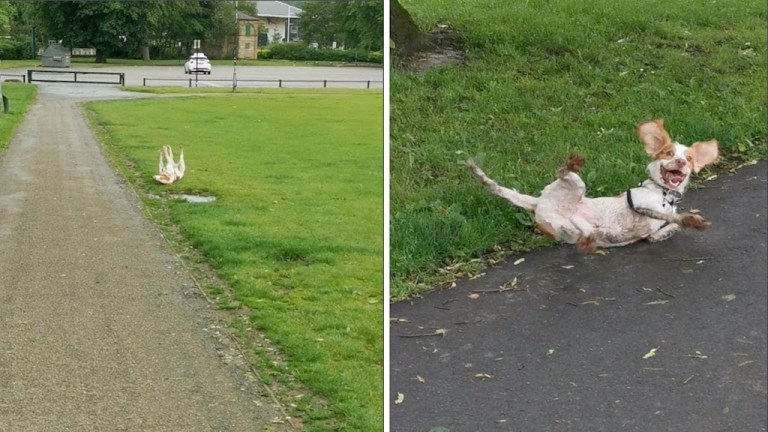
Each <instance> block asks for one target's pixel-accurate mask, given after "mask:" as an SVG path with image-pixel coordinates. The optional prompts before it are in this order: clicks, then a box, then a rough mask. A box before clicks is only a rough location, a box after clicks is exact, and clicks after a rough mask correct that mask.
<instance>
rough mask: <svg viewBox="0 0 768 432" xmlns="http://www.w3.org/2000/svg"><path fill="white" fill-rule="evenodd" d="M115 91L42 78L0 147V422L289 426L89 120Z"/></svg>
mask: <svg viewBox="0 0 768 432" xmlns="http://www.w3.org/2000/svg"><path fill="white" fill-rule="evenodd" d="M78 89H79V90H78ZM86 89H87V90H86ZM84 92H85V93H84ZM84 94H85V96H84ZM115 95H120V97H134V96H135V95H131V94H126V93H122V92H119V91H118V90H116V89H114V88H112V87H110V86H102V85H94V86H86V87H80V86H72V85H65V84H51V85H41V87H40V93H39V96H38V99H37V101H36V102H34V103H33V104H32V106H31V107H30V109H29V112H28V113H27V115H26V118H25V120H24V122H23V123H22V124H21V125H20V127H19V129H18V130H17V132H16V134H15V136H14V138H13V139H12V141H11V142H10V144H9V146H8V148H7V149H6V151H5V152H4V153H3V154H2V155H1V156H0V323H2V332H0V431H90V430H94V431H106V430H110V431H117V430H143V431H144V430H146V431H150V430H151V431H161V430H162V431H165V430H168V431H249V430H253V431H264V430H268V431H272V430H274V431H281V430H289V424H288V423H285V422H283V423H278V422H273V420H274V419H278V420H282V418H281V411H280V409H279V406H276V405H275V404H274V403H273V401H272V399H270V398H267V397H264V396H261V394H263V393H264V388H263V387H262V386H261V385H260V383H258V382H257V380H256V379H255V378H254V377H253V376H252V375H250V374H248V373H247V368H245V369H243V368H242V367H237V366H236V365H235V364H234V363H237V361H233V359H238V358H239V357H240V356H239V353H238V352H237V351H236V350H234V349H233V348H232V347H231V346H229V345H228V344H227V340H228V339H227V337H226V334H224V332H223V330H221V329H219V328H218V327H217V324H216V322H215V321H212V320H211V316H212V314H213V312H212V311H211V310H209V309H208V306H207V303H206V302H205V301H204V300H203V299H202V298H201V297H200V294H199V291H197V288H196V286H195V284H194V283H193V280H192V279H191V277H190V275H189V274H187V273H186V271H185V270H184V269H183V267H181V266H180V264H179V262H178V261H177V259H176V257H175V255H174V254H173V253H172V252H170V251H169V250H168V249H167V247H166V244H165V242H164V240H163V239H162V237H161V236H160V233H159V231H157V230H156V229H155V228H154V227H153V226H152V225H151V224H150V223H149V222H147V221H146V220H145V219H144V217H143V215H142V210H141V207H140V204H139V203H138V200H137V199H136V197H135V196H134V195H133V194H132V192H131V191H130V189H129V188H128V187H127V185H126V184H125V182H124V181H123V180H122V179H121V178H120V177H119V176H118V175H117V174H116V173H115V172H114V170H113V169H112V168H111V166H110V165H109V164H108V162H107V160H106V157H105V155H104V153H103V152H102V149H101V146H100V144H99V143H98V141H97V140H96V139H95V137H94V136H93V134H92V132H91V131H90V130H89V128H88V126H87V124H86V122H85V120H84V118H83V115H82V113H81V111H80V109H79V107H78V102H79V101H81V100H83V99H84V98H94V97H113V96H115ZM240 363H242V361H240Z"/></svg>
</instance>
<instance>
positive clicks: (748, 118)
mask: <svg viewBox="0 0 768 432" xmlns="http://www.w3.org/2000/svg"><path fill="white" fill-rule="evenodd" d="M402 3H403V6H405V7H406V9H408V10H409V11H410V12H411V14H412V15H413V17H414V19H415V20H416V21H417V23H418V24H419V25H420V27H421V28H424V29H431V28H436V27H438V26H448V28H450V29H452V30H454V31H457V32H458V33H459V34H460V40H461V42H462V44H463V46H464V48H465V50H466V54H467V56H466V57H467V65H466V66H445V67H440V68H436V69H433V70H429V71H427V72H425V73H411V72H406V71H403V70H402V69H398V68H397V67H393V68H392V70H391V75H390V119H391V120H390V127H391V129H390V171H391V172H390V217H391V234H390V235H391V238H390V265H391V274H390V278H391V283H390V292H391V295H392V296H393V297H394V298H396V299H397V298H406V297H409V296H412V295H418V294H419V293H421V292H424V291H427V290H430V289H434V288H436V287H440V286H444V285H450V282H451V280H452V279H453V278H455V277H457V276H466V275H471V274H477V273H478V272H479V271H480V269H481V268H482V267H483V266H484V262H483V257H484V256H489V257H490V259H491V260H497V259H500V255H502V254H503V253H504V252H505V251H512V252H513V253H515V252H520V251H524V250H528V249H530V248H533V247H538V246H541V245H547V244H551V243H549V241H547V240H546V239H545V238H543V237H542V236H539V235H536V234H534V232H533V227H532V221H531V217H530V215H528V214H527V212H525V211H523V210H521V209H516V208H513V207H512V206H510V205H509V204H508V203H506V202H505V201H503V200H501V199H499V198H497V197H495V196H492V195H490V194H488V193H487V191H485V190H484V189H483V188H481V187H480V186H479V185H477V183H476V181H474V179H473V178H472V176H471V175H470V174H469V172H468V170H467V169H466V166H465V165H464V163H463V161H464V160H466V159H467V158H470V157H472V158H475V159H476V160H478V162H479V164H480V165H481V166H482V167H483V170H484V171H486V172H487V173H488V174H489V176H491V177H492V178H494V179H496V180H497V181H498V182H499V183H500V184H503V185H505V186H507V187H513V188H517V189H519V190H520V191H521V192H524V193H529V194H536V193H538V191H540V190H541V189H542V188H543V186H545V185H546V184H547V183H549V182H550V181H552V179H553V178H554V173H555V171H556V170H557V168H558V167H559V166H560V165H561V164H562V163H563V161H564V160H565V158H566V157H567V155H568V154H569V153H571V152H578V153H580V154H582V155H583V156H585V158H586V166H585V167H584V169H583V171H582V172H581V174H582V177H583V178H584V180H585V182H586V184H587V187H588V191H587V194H588V195H589V196H601V195H613V194H617V193H621V192H622V191H623V190H625V189H626V188H627V187H628V185H633V184H636V183H637V182H639V181H641V180H642V179H643V178H644V177H645V173H644V168H645V165H646V164H647V160H648V159H647V156H646V155H645V153H644V151H643V150H642V146H641V145H640V143H639V141H638V139H637V138H636V137H635V135H634V126H635V124H636V123H637V122H639V121H643V120H647V119H652V118H659V117H661V118H664V119H665V124H666V126H667V129H668V130H669V132H670V134H671V136H672V138H673V139H675V140H678V141H680V142H682V143H688V144H690V143H692V142H694V141H697V140H706V139H712V138H714V139H718V140H719V141H720V143H721V151H722V153H723V155H724V156H725V160H726V161H728V160H731V161H734V160H735V161H737V162H738V161H744V160H748V159H754V158H763V157H765V153H766V141H765V124H766V107H765V86H766V68H765V63H766V38H765V34H766V33H765V32H766V27H765V20H766V4H765V2H760V1H756V0H751V1H748V2H743V1H737V0H724V1H718V2H717V4H714V3H703V2H694V3H691V2H685V1H679V0H678V1H672V2H670V1H665V2H662V1H658V0H642V1H638V2H633V3H626V2H623V3H622V2H620V3H616V2H610V1H607V0H599V1H597V2H591V3H581V2H570V1H567V0H553V1H541V0H534V1H530V2H507V1H503V0H481V1H458V2H452V1H448V0H419V1H416V0H403V2H402ZM393 64H397V60H396V59H395V60H393ZM702 174H704V177H705V176H706V173H702Z"/></svg>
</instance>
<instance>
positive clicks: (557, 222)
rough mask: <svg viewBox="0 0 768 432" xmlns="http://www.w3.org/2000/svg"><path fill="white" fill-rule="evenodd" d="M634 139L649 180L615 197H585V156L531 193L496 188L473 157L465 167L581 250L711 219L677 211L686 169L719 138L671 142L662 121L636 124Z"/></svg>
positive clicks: (713, 149) (702, 162)
mask: <svg viewBox="0 0 768 432" xmlns="http://www.w3.org/2000/svg"><path fill="white" fill-rule="evenodd" d="M636 132H637V135H638V137H640V140H641V141H642V142H643V145H644V146H645V151H646V153H647V154H648V156H650V157H651V162H650V163H649V164H648V167H647V171H648V175H649V178H648V179H647V180H645V181H644V182H643V183H641V184H640V185H639V186H637V187H634V188H630V189H628V190H627V191H626V192H625V193H622V194H621V195H619V196H616V197H602V198H587V197H585V196H584V193H585V191H586V186H585V185H584V182H583V181H582V180H581V178H580V177H579V176H578V174H577V172H578V171H579V169H580V168H581V167H582V166H583V165H584V159H583V158H581V157H580V156H578V155H572V156H571V157H570V158H569V159H568V161H567V162H566V164H565V166H564V167H563V168H561V169H560V170H559V171H558V172H557V180H555V181H554V182H552V183H550V184H549V185H548V186H546V187H545V188H544V190H542V191H541V195H540V196H539V197H532V196H529V195H524V194H521V193H519V192H517V191H516V190H514V189H508V188H505V187H502V186H499V185H498V184H497V183H496V182H495V181H493V180H492V179H490V178H489V177H488V176H487V175H486V174H485V173H484V172H483V171H482V170H481V169H480V168H479V167H478V166H477V165H476V164H475V163H474V162H473V161H472V160H469V161H467V165H468V166H469V168H470V169H471V170H472V172H473V173H474V175H475V177H476V178H477V179H478V180H479V181H480V182H481V183H482V184H483V185H485V187H487V188H488V189H489V190H490V191H491V192H492V193H493V194H495V195H498V196H500V197H502V198H504V199H506V200H507V201H509V202H511V203H512V204H514V205H516V206H518V207H522V208H524V209H526V210H529V211H532V212H534V219H535V222H536V226H537V228H538V229H539V230H540V231H541V232H542V233H544V234H545V235H546V236H548V237H550V238H553V239H555V240H558V241H562V242H566V243H571V244H576V245H577V247H578V249H579V250H580V251H582V252H594V251H595V249H596V248H597V247H615V246H624V245H627V244H630V243H634V242H637V241H639V240H647V241H650V242H657V241H661V240H665V239H667V238H669V237H670V236H671V235H672V234H674V233H675V232H677V231H678V230H680V228H681V227H683V228H694V229H697V230H705V229H707V228H709V226H710V223H709V222H708V221H707V220H706V219H704V218H703V217H701V216H699V215H697V214H693V213H682V214H678V213H677V207H676V204H677V201H678V200H680V198H682V195H683V192H684V191H685V187H686V186H687V185H688V181H689V180H690V176H691V173H697V172H699V170H701V169H702V168H703V167H704V166H706V165H709V164H711V163H713V162H715V161H716V160H717V158H718V142H717V141H715V140H710V141H703V142H697V143H694V144H693V145H691V146H690V147H686V146H684V145H682V144H680V143H677V142H673V141H672V140H671V139H670V137H669V134H668V133H667V131H666V130H665V129H664V121H663V120H661V119H659V120H652V121H646V122H643V123H640V124H639V125H638V126H637V129H636Z"/></svg>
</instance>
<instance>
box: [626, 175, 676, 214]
mask: <svg viewBox="0 0 768 432" xmlns="http://www.w3.org/2000/svg"><path fill="white" fill-rule="evenodd" d="M681 198H682V194H681V193H680V192H677V191H670V190H667V189H663V188H661V187H659V186H657V185H655V184H648V183H647V182H646V183H642V184H641V185H640V186H638V187H635V188H631V189H629V190H627V204H628V205H629V207H630V208H631V209H632V210H634V209H636V208H644V209H649V210H655V211H658V212H662V213H675V211H677V204H678V202H679V201H680V199H681Z"/></svg>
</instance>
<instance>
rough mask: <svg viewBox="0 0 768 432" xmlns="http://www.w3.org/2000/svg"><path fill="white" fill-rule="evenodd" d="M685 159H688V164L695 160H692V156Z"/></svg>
mask: <svg viewBox="0 0 768 432" xmlns="http://www.w3.org/2000/svg"><path fill="white" fill-rule="evenodd" d="M685 158H686V159H688V162H690V161H692V160H693V158H692V157H690V156H686V157H685Z"/></svg>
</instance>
